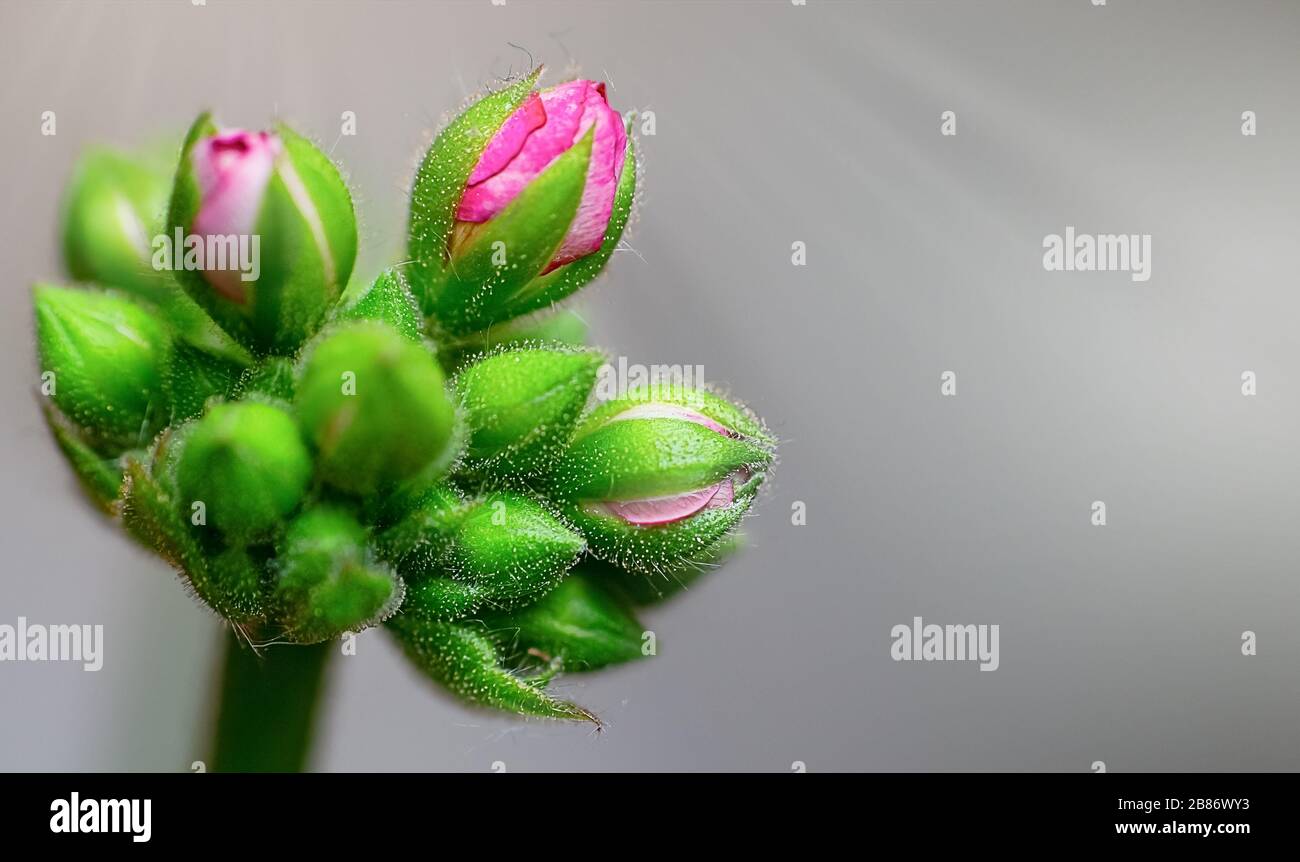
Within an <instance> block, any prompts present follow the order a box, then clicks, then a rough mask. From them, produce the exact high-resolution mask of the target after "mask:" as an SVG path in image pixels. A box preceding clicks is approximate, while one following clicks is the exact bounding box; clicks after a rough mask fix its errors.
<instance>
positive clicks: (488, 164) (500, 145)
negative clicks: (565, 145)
mask: <svg viewBox="0 0 1300 862" xmlns="http://www.w3.org/2000/svg"><path fill="white" fill-rule="evenodd" d="M545 124H546V108H544V107H542V100H541V97H540V96H538V95H537V94H536V93H529V94H528V98H527V99H525V100H524V103H523V104H522V105H520V106H519V109H518V110H517V111H515V112H514V113H513V114H511V115H510V118H509V119H507V120H506V122H505V124H504V125H503V126H502V127H501V129H500V130H499V131H498V132H497V133H496V135H495V136H494V137H493V138H492V140H491V141H489V142H488V145H487V149H486V150H484V151H483V156H482V157H481V158H480V159H479V160H478V164H477V165H475V166H474V172H473V173H472V174H470V175H469V184H470V185H471V186H473V185H477V184H479V183H481V182H483V181H484V180H486V179H488V178H489V177H493V176H496V175H497V174H499V173H501V171H502V170H503V169H504V168H505V166H506V165H507V164H509V163H510V160H511V159H513V158H514V157H515V156H517V155H519V151H520V150H522V149H523V148H524V143H525V142H526V141H527V140H528V136H529V135H531V134H532V133H533V132H534V131H536V130H537V129H540V128H541V127H542V126H543V125H545Z"/></svg>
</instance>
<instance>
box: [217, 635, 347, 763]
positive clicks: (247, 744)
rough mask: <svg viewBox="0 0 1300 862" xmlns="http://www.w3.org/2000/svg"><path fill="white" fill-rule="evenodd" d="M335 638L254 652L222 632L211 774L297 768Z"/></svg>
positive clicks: (304, 758)
mask: <svg viewBox="0 0 1300 862" xmlns="http://www.w3.org/2000/svg"><path fill="white" fill-rule="evenodd" d="M333 645H334V644H333V642H331V641H326V642H325V643H320V644H313V645H311V646H298V645H287V644H286V645H282V646H273V647H269V648H266V649H264V650H262V652H261V654H260V655H259V654H258V653H255V652H253V650H252V649H251V648H250V647H249V646H248V644H246V643H244V642H242V641H240V640H239V638H238V637H236V636H235V634H234V632H232V631H228V632H227V633H226V635H225V651H226V657H225V667H224V669H223V670H222V674H221V694H220V697H221V703H220V711H219V713H218V715H217V727H216V738H215V739H214V741H213V744H214V749H215V751H214V753H213V756H212V760H211V761H210V763H211V764H212V769H213V771H215V772H300V771H301V770H302V769H303V767H304V766H306V763H307V755H308V753H309V751H310V749H311V741H312V731H313V729H314V725H315V715H316V705H317V704H318V703H319V701H320V693H321V688H322V685H323V682H324V677H325V665H326V662H327V660H328V658H329V656H330V653H331V651H332V649H331V648H332V647H333Z"/></svg>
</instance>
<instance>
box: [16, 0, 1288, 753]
mask: <svg viewBox="0 0 1300 862" xmlns="http://www.w3.org/2000/svg"><path fill="white" fill-rule="evenodd" d="M0 17H2V19H3V20H2V22H0V78H3V80H4V81H5V84H4V88H3V94H2V95H0V115H2V116H3V117H5V119H6V122H5V123H4V125H3V129H2V130H0V172H2V176H3V189H4V191H5V194H4V200H3V201H0V236H2V237H3V238H4V248H5V256H4V260H5V269H6V278H5V283H6V289H5V290H4V291H3V294H2V296H3V314H2V315H0V326H2V327H3V344H4V345H5V347H4V355H5V361H4V363H3V367H2V369H0V386H2V387H3V389H2V390H0V397H3V399H4V404H5V405H6V407H5V409H4V410H3V428H4V446H3V449H2V450H0V458H2V459H3V462H2V475H3V491H2V492H0V494H2V497H0V524H2V525H3V526H0V531H2V532H0V535H2V536H3V558H4V561H5V562H4V567H3V568H4V571H3V574H2V575H0V622H3V623H8V624H11V625H12V624H14V623H15V622H16V618H17V617H18V616H20V615H23V616H26V617H27V618H28V619H30V620H32V621H33V622H42V623H102V624H103V625H104V626H105V630H106V631H105V640H106V644H105V666H104V669H103V670H102V671H101V672H99V673H84V672H83V671H82V670H81V669H80V667H79V666H78V665H72V664H15V663H3V664H0V769H4V770H18V769H37V770H47V769H91V770H182V771H183V770H188V769H189V768H190V763H191V762H192V761H193V760H195V759H198V758H201V757H202V756H203V754H204V751H205V748H206V739H205V736H204V731H205V728H204V726H203V722H204V716H205V712H206V709H207V707H208V704H209V698H210V675H211V673H212V671H213V670H214V668H215V665H216V656H217V651H216V647H217V645H218V639H219V638H218V635H219V631H218V626H217V623H216V622H215V621H214V618H213V617H211V616H210V615H209V614H208V613H206V612H205V611H203V610H201V609H200V608H199V607H198V606H196V605H195V604H194V603H192V602H191V600H190V599H188V598H187V597H186V595H185V593H184V591H183V590H182V589H181V587H180V585H179V583H178V581H177V579H176V577H175V576H174V575H173V574H172V573H171V572H170V571H169V570H168V569H167V567H166V566H165V565H164V564H163V563H161V562H159V561H157V560H155V559H152V558H150V557H149V556H147V555H146V554H145V553H144V552H142V551H140V550H138V549H136V548H135V547H133V546H132V545H131V544H130V543H128V541H127V540H126V539H125V538H124V537H123V536H122V535H121V534H120V533H119V532H118V530H117V529H116V528H115V526H114V525H112V524H110V523H107V522H106V521H105V520H103V519H102V518H101V517H100V516H99V515H97V514H96V513H95V512H94V511H92V510H91V508H90V507H89V506H87V505H85V504H83V503H82V502H81V500H80V499H79V497H78V494H77V492H76V489H75V486H74V483H73V480H72V478H71V474H70V472H69V470H68V469H67V468H66V466H65V465H64V464H63V463H62V461H61V459H60V458H59V457H58V455H57V453H56V451H55V448H54V446H53V444H52V443H51V442H50V440H49V439H47V435H46V433H45V431H44V429H43V426H42V422H41V419H40V415H39V412H38V409H37V404H36V400H35V398H34V388H35V385H36V383H37V368H36V363H35V360H34V358H33V346H32V336H31V312H30V299H29V294H28V292H27V289H28V286H29V285H30V284H31V283H32V282H34V281H36V280H39V279H47V278H54V277H57V276H59V274H60V265H59V257H58V248H57V244H56V233H55V225H56V217H57V203H58V196H59V192H60V189H61V184H62V182H63V180H64V178H65V176H66V175H67V172H68V171H69V169H70V167H71V165H72V163H73V161H74V159H75V157H76V156H77V154H78V152H79V151H80V150H81V149H82V148H83V146H84V145H86V144H88V143H90V142H98V141H106V142H110V143H116V144H120V145H135V144H138V143H142V142H146V141H149V140H154V139H156V138H157V137H158V136H160V135H167V134H178V133H179V132H180V131H181V130H183V129H184V127H185V126H186V125H187V124H188V123H189V122H190V120H191V119H192V118H193V116H194V115H195V114H196V113H197V112H198V111H199V110H200V109H201V108H204V107H212V108H214V109H215V110H217V111H218V113H219V115H220V117H222V118H223V119H224V121H225V122H226V123H228V124H231V125H242V126H249V127H254V128H256V127H258V126H262V125H265V124H267V123H269V122H270V120H271V119H272V118H273V117H276V116H280V117H282V118H284V119H287V120H289V121H290V122H291V123H293V124H295V125H296V126H297V127H298V128H299V129H301V130H302V131H304V132H306V133H308V134H310V135H312V136H313V137H315V138H316V139H317V140H319V141H321V142H322V143H323V144H324V146H325V147H326V148H327V149H328V148H330V147H331V146H332V147H333V155H334V157H335V158H336V159H338V160H339V161H341V162H342V164H343V165H344V166H345V168H346V170H347V171H348V172H350V181H351V183H352V185H353V188H354V190H355V194H356V198H357V204H358V209H359V214H360V219H361V230H362V244H363V249H364V251H363V254H362V259H361V261H360V262H359V268H360V270H361V272H362V273H365V274H370V273H373V272H374V271H375V270H377V268H378V267H380V266H381V265H383V264H384V263H386V262H389V261H391V260H394V259H397V257H398V256H399V255H400V254H401V251H402V246H403V230H404V223H405V212H406V203H405V199H404V194H405V193H404V189H405V186H406V184H407V182H408V181H409V178H410V176H411V174H412V169H413V165H414V161H415V159H416V158H417V157H418V156H419V155H420V153H421V152H422V149H423V146H424V143H425V141H426V140H427V138H426V135H427V134H428V133H429V132H431V131H433V130H435V129H436V128H437V127H438V126H439V124H440V122H441V120H442V118H443V117H444V115H445V113H446V112H448V111H450V110H452V109H454V108H456V107H457V106H458V105H460V104H461V103H462V101H463V100H464V99H465V98H466V97H467V96H469V95H471V94H473V93H474V92H476V91H478V90H480V89H481V88H482V87H484V86H486V85H488V84H490V83H492V82H493V81H494V80H495V79H497V78H499V77H501V76H504V75H507V74H510V73H512V72H513V73H518V72H520V71H521V70H522V69H524V68H526V67H527V65H528V64H529V61H530V55H531V57H532V58H534V59H535V60H536V61H538V62H544V63H546V64H547V66H548V67H549V70H550V71H549V73H548V76H547V78H546V80H549V81H551V82H556V81H558V80H561V78H562V76H563V75H564V74H565V73H566V72H568V71H571V70H581V71H582V72H583V73H584V74H585V75H586V76H587V77H594V78H600V79H604V80H607V81H608V82H609V83H610V91H609V93H610V100H611V102H612V103H613V104H614V105H615V106H616V107H617V108H619V109H620V110H628V109H631V108H637V109H640V110H643V111H644V110H652V111H654V112H655V115H656V134H655V135H654V136H653V137H643V138H642V139H641V141H640V147H641V151H642V153H643V155H644V189H645V194H644V197H643V199H642V201H641V208H640V217H639V220H638V222H637V223H636V224H635V225H634V227H633V231H632V233H631V234H630V235H629V242H630V245H631V247H632V248H634V249H635V252H631V251H628V252H623V253H620V254H618V255H617V256H616V257H615V259H614V261H613V263H612V265H611V267H610V270H609V272H608V273H607V274H606V276H605V277H604V278H603V279H602V280H601V281H600V282H598V283H597V284H596V285H595V286H594V287H593V288H591V289H589V290H588V292H587V293H586V295H585V297H584V299H583V303H582V307H583V308H584V310H585V313H586V314H587V315H588V316H589V319H590V320H591V321H592V323H593V328H594V333H595V336H596V340H597V341H598V343H600V344H602V345H604V346H607V347H609V348H611V350H612V352H613V353H614V354H615V355H624V356H626V357H628V360H629V361H630V362H641V363H658V362H662V363H678V364H700V365H703V366H704V368H705V371H706V374H707V377H708V378H709V379H710V380H713V381H716V382H719V383H725V384H726V385H727V386H729V388H730V391H731V392H733V393H734V394H735V395H737V396H739V397H743V398H744V399H745V400H747V401H748V402H749V403H751V404H752V405H753V406H754V407H755V408H756V409H757V410H758V411H759V412H760V413H761V414H762V415H763V416H764V417H766V419H767V420H768V421H769V422H770V423H771V425H772V426H773V428H774V429H775V431H776V432H777V433H778V434H779V435H780V436H781V437H782V438H783V443H782V447H781V464H780V468H779V470H778V472H777V473H776V476H775V478H774V480H773V481H772V482H771V483H770V486H769V489H768V492H767V496H766V498H765V499H763V500H761V501H760V504H759V506H758V510H757V516H756V517H754V518H752V519H750V521H748V527H747V530H748V532H749V534H750V536H751V537H752V542H751V547H750V549H749V550H748V552H747V553H745V554H744V555H743V556H742V557H741V558H739V559H738V560H736V561H735V562H734V563H732V564H731V565H729V566H728V567H727V568H726V569H724V570H722V571H720V572H718V573H716V574H715V575H713V576H711V577H709V578H708V579H706V580H705V581H704V582H703V583H701V584H700V585H699V586H698V587H697V588H694V589H692V590H691V592H690V594H689V595H687V596H685V597H683V598H681V599H680V600H679V601H677V602H675V603H673V604H670V605H668V606H666V607H664V608H662V609H659V610H656V611H654V612H651V613H648V614H647V615H646V624H647V626H648V627H649V628H652V629H653V630H655V632H656V633H657V635H658V640H659V647H660V654H659V655H658V656H657V657H656V658H654V659H652V660H648V661H645V662H642V663H640V664H634V665H631V666H627V667H625V668H622V669H618V670H614V671H609V672H604V673H601V674H598V675H593V676H587V677H574V676H570V677H567V678H565V679H564V680H563V681H562V683H561V685H560V691H561V692H562V693H563V694H565V695H567V696H569V697H571V698H573V699H576V700H578V701H579V702H581V703H583V704H584V705H587V706H589V707H591V708H593V709H595V710H596V711H597V712H599V713H600V714H601V715H602V717H603V718H604V719H605V720H606V723H607V727H606V730H605V732H604V733H603V734H600V735H599V736H597V735H593V734H592V733H591V732H590V731H589V730H587V729H585V728H581V727H572V726H561V725H551V724H542V723H537V722H521V721H515V720H512V719H510V718H506V717H498V716H496V715H493V714H488V713H483V712H478V711H473V710H470V709H467V708H464V707H462V706H460V705H459V704H457V703H455V702H453V701H452V700H450V699H448V698H447V697H446V696H444V695H443V694H442V693H441V692H440V691H438V690H436V689H435V688H434V687H433V686H432V685H430V684H427V683H425V682H424V681H422V680H421V679H420V678H419V677H418V676H417V675H416V674H415V673H414V672H413V670H412V669H411V668H410V667H408V665H407V664H406V663H405V661H404V660H403V659H402V657H401V656H400V655H399V654H398V652H397V650H396V649H395V647H394V645H393V643H392V642H391V641H390V640H389V639H388V638H387V636H386V635H385V634H384V633H383V632H381V631H371V632H367V633H365V634H364V635H362V636H361V638H360V639H359V651H358V652H359V654H358V655H356V656H354V657H347V658H338V659H337V660H336V661H335V663H334V667H333V671H334V673H333V676H332V678H331V680H330V689H329V697H330V704H329V709H328V712H327V714H326V719H325V721H324V724H323V726H322V729H321V735H320V738H319V747H318V756H317V758H316V760H315V766H316V768H319V769H326V770H475V771H482V770H488V769H490V768H491V765H492V763H493V762H494V761H503V762H504V763H505V764H506V767H507V769H509V770H510V771H526V770H538V769H552V770H625V769H640V770H756V771H769V770H774V771H788V770H790V769H791V764H792V762H793V761H803V762H804V763H806V764H807V768H808V769H809V770H812V771H827V770H975V769H979V770H1066V771H1076V772H1086V771H1088V770H1089V769H1090V768H1091V764H1092V763H1093V762H1094V761H1097V760H1101V761H1104V762H1105V763H1106V765H1107V768H1108V769H1109V770H1110V771H1121V770H1270V769H1300V736H1298V734H1300V730H1298V727H1300V662H1297V658H1300V629H1297V627H1296V626H1295V624H1294V623H1295V619H1296V617H1297V613H1298V611H1300V580H1298V578H1300V570H1298V569H1300V566H1298V563H1300V555H1298V554H1297V549H1298V547H1300V529H1297V523H1296V520H1297V515H1300V451H1298V444H1297V436H1298V433H1300V406H1298V405H1300V343H1298V341H1297V335H1296V323H1297V320H1298V319H1300V292H1298V291H1297V286H1298V285H1297V275H1296V272H1297V270H1296V250H1297V242H1296V237H1297V236H1298V235H1300V208H1298V206H1297V201H1300V163H1298V162H1297V153H1298V152H1300V120H1298V105H1297V102H1296V92H1297V84H1300V7H1297V6H1296V5H1295V4H1292V3H1283V2H1278V3H1249V2H1232V3H1229V2H1222V3H1200V2H1130V0H1111V2H1110V3H1109V4H1108V5H1106V6H1103V7H1096V6H1093V5H1092V2H1091V0H1069V2H1056V3H1051V2H1019V3H1004V2H984V3H971V2H929V3H879V4H876V3H844V2H829V0H809V2H808V4H807V5H806V6H795V5H793V4H792V3H789V2H785V0H774V2H721V1H720V2H696V3H687V2H645V3H639V2H624V3H612V2H611V3H598V2H576V3H549V2H526V0H508V2H507V3H506V4H505V5H504V6H494V5H492V3H491V2H490V0H473V2H463V3H438V2H418V3H406V2H388V3H373V4H363V3H341V2H337V3H319V4H314V5H309V4H297V3H271V2H248V3H243V2H233V0H208V2H207V4H206V6H197V7H196V6H193V5H191V3H190V2H188V0H174V2H163V3H123V2H119V3H93V2H80V3H58V2H45V3H27V2H10V0H5V2H3V5H0ZM512 43H513V45H517V46H520V47H519V48H516V47H513V46H512ZM46 110H53V111H56V112H57V117H58V127H57V128H58V134H57V135H56V136H54V137H45V136H42V135H41V134H40V117H41V112H42V111H46ZM349 110H350V111H355V112H356V116H357V134H356V136H355V137H343V138H340V137H339V128H340V114H341V113H342V112H343V111H349ZM946 110H952V111H955V112H956V115H957V131H958V134H957V135H956V136H954V137H944V136H941V135H940V133H939V125H940V114H941V112H943V111H946ZM1246 110H1252V111H1255V112H1256V114H1257V117H1258V130H1259V133H1258V135H1257V136H1255V137H1245V136H1243V135H1242V134H1241V114H1242V112H1243V111H1246ZM1066 225H1074V226H1076V227H1077V228H1078V230H1079V231H1080V232H1087V233H1149V234H1151V235H1152V237H1153V257H1154V261H1153V268H1152V272H1153V274H1152V277H1151V280H1150V281H1149V282H1146V283H1134V282H1132V281H1131V280H1130V279H1129V277H1128V275H1127V274H1124V273H1049V272H1045V271H1044V269H1043V267H1042V263H1041V259H1042V248H1041V243H1042V239H1043V237H1044V235H1045V234H1049V233H1062V232H1063V231H1064V230H1065V227H1066ZM795 241H803V242H805V243H807V249H808V251H807V265H806V266H804V267H795V266H792V265H791V260H790V256H791V244H792V243H793V242H795ZM947 370H951V371H954V372H955V373H956V374H957V381H958V394H957V395H956V397H950V398H944V397H941V396H940V393H939V378H940V374H941V373H942V372H944V371H947ZM1245 370H1251V371H1254V372H1255V373H1256V375H1257V376H1258V395H1257V396H1255V397H1244V396H1243V395H1242V394H1241V391H1240V386H1241V382H1240V376H1241V374H1242V372H1243V371H1245ZM1094 500H1103V501H1105V502H1106V503H1107V506H1108V521H1109V523H1108V524H1107V525H1106V526H1105V527H1094V526H1092V525H1091V523H1090V514H1091V512H1090V506H1091V504H1092V502H1093V501H1094ZM795 501H803V502H804V503H806V506H807V524H806V525H805V526H794V525H792V524H791V506H792V504H793V503H794V502H795ZM916 615H920V616H922V617H923V618H924V619H925V620H926V621H927V622H935V623H989V624H993V623H996V624H998V625H1000V627H1001V641H1000V648H1001V649H1000V652H1001V655H1000V659H1001V667H1000V669H999V670H997V671H996V672H994V673H981V672H979V671H978V670H977V668H976V666H975V665H974V664H970V663H900V662H894V661H892V660H891V658H890V645H891V639H890V629H891V628H892V627H893V626H894V625H896V624H899V623H910V621H911V620H912V617H913V616H916ZM1247 630H1249V631H1253V632H1255V633H1256V635H1257V637H1258V644H1259V654H1258V655H1256V656H1253V657H1246V656H1243V655H1242V654H1241V649H1240V644H1241V634H1242V632H1243V631H1247Z"/></svg>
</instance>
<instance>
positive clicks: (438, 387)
mask: <svg viewBox="0 0 1300 862" xmlns="http://www.w3.org/2000/svg"><path fill="white" fill-rule="evenodd" d="M295 404H296V405H297V408H298V413H299V416H300V417H301V418H302V423H303V426H304V428H306V430H307V434H308V437H309V438H310V440H311V441H312V444H313V445H314V446H315V448H316V451H317V453H318V456H319V466H320V471H321V476H322V477H323V478H324V479H325V481H327V482H329V483H330V484H331V485H333V486H334V487H336V488H339V489H341V490H344V491H350V492H353V493H357V494H368V493H371V492H374V491H376V490H378V489H379V488H382V487H384V486H387V485H389V484H391V483H395V482H398V481H400V480H403V479H406V478H408V477H411V476H413V475H414V474H416V473H417V472H420V471H421V470H424V469H425V468H428V467H429V466H430V465H437V464H441V463H444V462H446V461H449V460H450V458H451V456H452V455H453V454H454V452H453V451H452V450H453V447H452V446H451V445H450V444H451V442H452V438H453V432H454V429H455V424H456V411H455V409H454V408H453V406H452V404H451V401H450V400H449V399H448V397H447V392H446V387H445V381H444V378H443V376H442V371H441V370H440V369H439V368H438V364H437V362H436V361H435V360H434V358H433V355H432V354H430V353H429V351H428V350H426V349H425V348H424V346H423V345H420V344H416V343H413V342H411V341H410V340H409V339H406V338H403V337H402V336H401V335H399V334H398V333H397V332H396V331H395V330H393V329H392V328H390V327H388V326H385V325H383V324H381V323H377V322H357V323H350V324H345V325H343V326H341V327H340V328H339V329H337V330H335V331H333V332H331V333H329V334H328V335H327V336H326V337H324V338H323V340H322V341H320V343H318V344H317V345H316V346H315V347H314V349H312V351H311V353H310V355H309V356H308V357H307V360H306V363H305V365H304V368H303V371H302V375H301V379H300V380H299V382H298V387H297V394H296V396H295Z"/></svg>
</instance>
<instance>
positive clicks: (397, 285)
mask: <svg viewBox="0 0 1300 862" xmlns="http://www.w3.org/2000/svg"><path fill="white" fill-rule="evenodd" d="M353 285H354V288H350V289H349V292H348V293H346V294H344V295H343V298H342V299H341V300H340V302H339V309H338V311H337V312H336V313H335V316H334V319H335V320H336V321H338V322H340V323H342V322H344V321H349V320H378V321H380V322H382V323H386V324H388V325H389V326H391V327H392V328H393V329H395V330H397V331H398V332H399V333H401V334H402V335H404V336H406V337H407V338H409V339H411V340H412V341H419V340H420V339H421V338H422V337H423V333H424V318H423V316H422V315H421V314H420V305H419V303H417V302H416V301H415V296H414V295H413V294H412V293H411V288H410V287H409V285H408V284H407V281H406V276H405V275H403V274H402V271H401V270H400V269H398V268H396V267H392V268H390V269H386V270H384V271H383V272H381V273H380V274H379V277H378V278H376V279H375V280H374V281H373V282H371V283H370V284H368V285H365V284H364V283H363V282H353ZM358 285H359V286H360V287H355V286H358Z"/></svg>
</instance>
